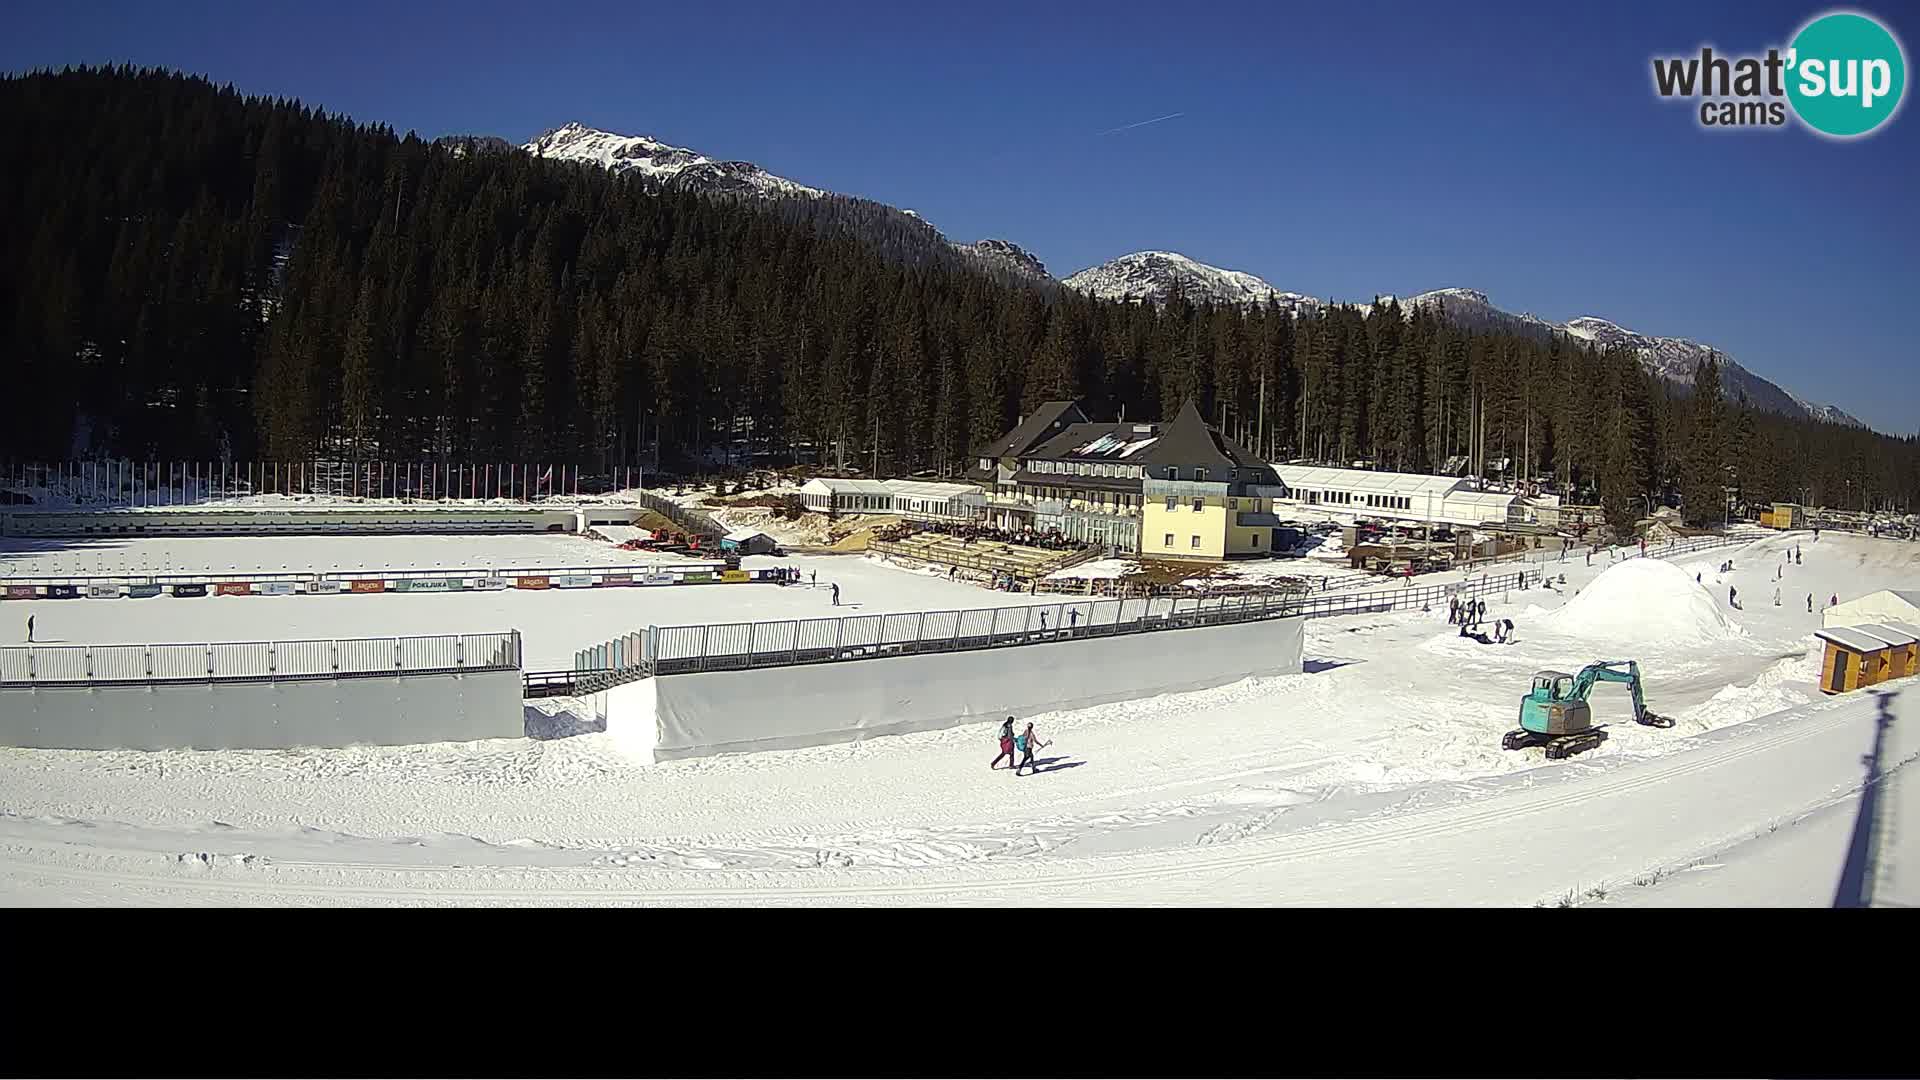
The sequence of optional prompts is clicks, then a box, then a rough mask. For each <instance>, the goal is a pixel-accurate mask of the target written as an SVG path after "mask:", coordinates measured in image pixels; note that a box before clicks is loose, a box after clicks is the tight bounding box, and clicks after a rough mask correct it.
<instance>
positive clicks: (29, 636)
mask: <svg viewBox="0 0 1920 1080" xmlns="http://www.w3.org/2000/svg"><path fill="white" fill-rule="evenodd" d="M27 640H28V641H29V642H31V641H32V640H33V616H31V615H29V616H27Z"/></svg>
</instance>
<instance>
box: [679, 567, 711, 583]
mask: <svg viewBox="0 0 1920 1080" xmlns="http://www.w3.org/2000/svg"><path fill="white" fill-rule="evenodd" d="M712 580H713V574H711V573H709V572H708V571H705V570H695V571H694V572H693V573H691V574H682V575H680V583H681V584H682V585H705V584H706V583H708V582H710V581H712Z"/></svg>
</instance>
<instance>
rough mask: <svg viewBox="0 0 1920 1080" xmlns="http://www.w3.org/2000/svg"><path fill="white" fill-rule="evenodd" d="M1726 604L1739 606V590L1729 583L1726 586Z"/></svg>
mask: <svg viewBox="0 0 1920 1080" xmlns="http://www.w3.org/2000/svg"><path fill="white" fill-rule="evenodd" d="M1727 606H1728V607H1730V608H1737V607H1739V606H1740V590H1739V589H1736V588H1734V587H1733V586H1731V585H1729V586H1727Z"/></svg>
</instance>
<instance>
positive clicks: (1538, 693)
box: [1500, 660, 1673, 760]
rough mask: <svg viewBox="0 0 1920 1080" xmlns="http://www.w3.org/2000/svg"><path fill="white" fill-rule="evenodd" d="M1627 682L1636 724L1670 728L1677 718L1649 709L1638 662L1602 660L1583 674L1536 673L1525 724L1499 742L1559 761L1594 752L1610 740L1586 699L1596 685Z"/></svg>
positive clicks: (1523, 704) (1524, 707)
mask: <svg viewBox="0 0 1920 1080" xmlns="http://www.w3.org/2000/svg"><path fill="white" fill-rule="evenodd" d="M1603 682H1610V683H1626V684H1627V687H1628V688H1629V689H1631V690H1632V691H1633V722H1634V723H1636V724H1641V725H1643V726H1646V727H1656V728H1670V727H1672V726H1673V718H1672V717H1667V716H1661V715H1660V714H1659V713H1656V712H1654V711H1653V710H1652V709H1649V708H1647V702H1646V699H1645V698H1644V697H1642V696H1641V693H1640V664H1639V663H1638V662H1637V661H1634V660H1602V661H1599V662H1598V663H1593V664H1588V665H1587V666H1586V667H1583V668H1581V669H1580V674H1578V675H1569V674H1567V673H1566V672H1564V671H1537V672H1534V675H1533V690H1532V691H1531V692H1529V693H1528V694H1527V696H1526V697H1523V698H1521V699H1520V726H1519V728H1517V729H1515V730H1513V731H1509V732H1507V735H1506V738H1504V739H1502V740H1501V741H1500V747H1501V749H1503V750H1524V749H1526V748H1527V747H1529V746H1544V747H1546V748H1547V758H1548V759H1549V760H1558V759H1560V758H1567V757H1572V756H1573V755H1575V754H1578V753H1580V752H1582V751H1585V750H1591V749H1593V748H1594V747H1596V746H1599V745H1600V744H1601V743H1603V742H1605V741H1606V739H1607V732H1606V729H1605V727H1604V726H1603V727H1594V726H1593V710H1592V709H1590V708H1588V707H1587V695H1589V694H1591V693H1593V686H1594V684H1595V683H1603Z"/></svg>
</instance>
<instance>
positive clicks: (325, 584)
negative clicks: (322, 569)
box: [307, 578, 347, 593]
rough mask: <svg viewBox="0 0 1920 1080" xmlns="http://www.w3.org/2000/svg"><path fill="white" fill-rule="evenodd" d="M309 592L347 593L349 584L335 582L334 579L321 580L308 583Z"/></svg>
mask: <svg viewBox="0 0 1920 1080" xmlns="http://www.w3.org/2000/svg"><path fill="white" fill-rule="evenodd" d="M307 591H308V592H309V593H337V592H346V591H347V583H346V582H344V581H335V580H333V579H332V578H321V579H319V580H317V581H309V582H307Z"/></svg>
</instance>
